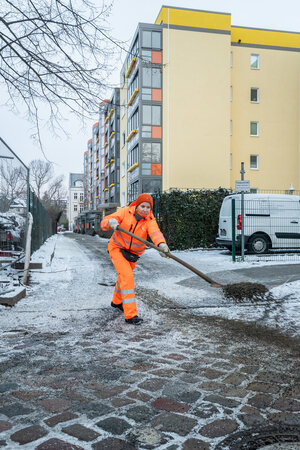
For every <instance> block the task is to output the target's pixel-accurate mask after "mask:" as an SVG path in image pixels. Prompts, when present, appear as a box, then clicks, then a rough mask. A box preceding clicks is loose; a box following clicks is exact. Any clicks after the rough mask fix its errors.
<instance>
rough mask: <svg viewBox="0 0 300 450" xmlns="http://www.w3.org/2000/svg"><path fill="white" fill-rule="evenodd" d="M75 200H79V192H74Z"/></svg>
mask: <svg viewBox="0 0 300 450" xmlns="http://www.w3.org/2000/svg"><path fill="white" fill-rule="evenodd" d="M74 200H77V192H74Z"/></svg>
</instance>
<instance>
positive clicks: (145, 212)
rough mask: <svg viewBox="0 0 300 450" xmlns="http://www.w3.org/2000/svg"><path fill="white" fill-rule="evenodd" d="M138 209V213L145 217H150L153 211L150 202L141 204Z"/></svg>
mask: <svg viewBox="0 0 300 450" xmlns="http://www.w3.org/2000/svg"><path fill="white" fill-rule="evenodd" d="M136 209H137V211H138V212H140V213H141V214H143V215H144V216H148V215H149V214H150V211H151V205H150V203H148V202H143V203H140V204H139V206H138V207H137V208H136Z"/></svg>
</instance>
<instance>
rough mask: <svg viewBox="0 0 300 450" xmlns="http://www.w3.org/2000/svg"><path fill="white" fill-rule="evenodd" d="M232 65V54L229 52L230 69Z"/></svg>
mask: <svg viewBox="0 0 300 450" xmlns="http://www.w3.org/2000/svg"><path fill="white" fill-rule="evenodd" d="M232 63H233V54H232V52H230V67H232Z"/></svg>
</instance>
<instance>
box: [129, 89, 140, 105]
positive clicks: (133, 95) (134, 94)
mask: <svg viewBox="0 0 300 450" xmlns="http://www.w3.org/2000/svg"><path fill="white" fill-rule="evenodd" d="M138 92H139V89H138V88H135V90H134V91H133V94H132V96H131V99H130V100H129V102H128V105H129V106H131V105H132V103H133V102H134V99H135V97H136V96H137V95H138Z"/></svg>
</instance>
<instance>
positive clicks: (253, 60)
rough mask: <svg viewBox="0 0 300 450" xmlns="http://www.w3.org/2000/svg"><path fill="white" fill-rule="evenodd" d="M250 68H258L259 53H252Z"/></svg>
mask: <svg viewBox="0 0 300 450" xmlns="http://www.w3.org/2000/svg"><path fill="white" fill-rule="evenodd" d="M250 67H251V69H259V55H257V54H255V53H252V54H251V58H250Z"/></svg>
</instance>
